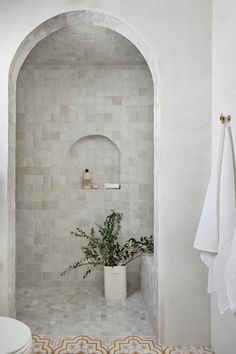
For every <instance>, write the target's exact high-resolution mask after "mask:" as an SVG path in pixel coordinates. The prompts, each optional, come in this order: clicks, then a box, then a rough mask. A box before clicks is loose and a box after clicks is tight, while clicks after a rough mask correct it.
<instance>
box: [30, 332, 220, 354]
mask: <svg viewBox="0 0 236 354" xmlns="http://www.w3.org/2000/svg"><path fill="white" fill-rule="evenodd" d="M32 354H214V351H213V350H212V349H211V348H210V347H204V346H202V347H173V346H169V347H161V346H159V345H157V344H156V342H155V339H154V338H153V337H137V336H127V337H88V336H64V337H61V336H60V337H59V336H39V335H34V336H33V348H32Z"/></svg>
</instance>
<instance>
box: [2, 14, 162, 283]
mask: <svg viewBox="0 0 236 354" xmlns="http://www.w3.org/2000/svg"><path fill="white" fill-rule="evenodd" d="M85 18H86V21H89V22H90V23H92V24H93V25H94V26H98V27H102V28H108V29H110V30H112V31H115V32H118V33H121V34H122V35H123V36H124V37H126V38H128V39H129V40H130V41H131V42H132V43H133V44H134V45H135V46H136V47H137V48H138V49H139V50H140V52H141V53H142V54H143V56H144V57H145V59H146V61H147V63H148V66H149V68H150V70H151V72H152V77H153V81H154V97H156V91H157V70H156V66H155V63H154V62H153V61H152V58H151V56H150V54H149V52H148V50H147V48H146V46H145V45H144V44H143V43H142V41H140V38H139V37H138V36H137V35H136V34H135V33H134V32H133V31H131V30H130V29H129V28H128V26H126V25H125V24H123V23H122V22H121V21H119V20H117V19H114V18H112V17H110V16H107V15H104V14H101V13H97V12H92V11H78V12H73V13H68V14H62V15H60V16H58V17H56V18H53V19H50V20H48V21H47V22H46V23H44V24H42V25H41V26H39V27H38V28H37V29H36V30H34V32H33V33H31V34H30V35H29V36H28V38H27V40H26V41H25V42H24V43H23V44H22V46H21V48H19V51H18V53H17V54H16V57H15V58H14V61H13V64H12V67H11V76H10V77H12V80H11V82H10V94H11V95H12V97H13V96H14V95H15V90H16V87H15V83H16V79H17V76H18V72H19V69H20V67H21V65H22V63H23V61H24V60H25V58H26V56H27V54H28V53H29V52H30V50H31V49H32V48H33V47H34V46H35V45H36V43H38V42H39V41H40V40H41V39H42V38H45V37H46V36H48V35H50V34H51V33H53V32H55V31H58V30H59V29H62V28H65V27H68V25H70V26H76V24H78V23H83V21H84V19H85ZM126 64H127V63H126ZM49 80H50V79H49ZM52 80H53V78H52ZM144 89H145V87H144ZM143 92H144V91H143ZM113 97H114V103H115V105H120V101H119V102H118V98H117V97H119V99H120V95H113ZM109 99H113V98H111V97H110V98H109ZM61 106H64V107H62V110H63V109H64V110H66V105H61ZM9 114H10V117H11V120H12V121H15V110H14V109H12V111H10V112H9ZM19 114H21V113H19ZM22 114H23V113H22ZM62 114H66V112H62ZM108 114H109V113H108ZM156 117H157V102H155V100H154V129H153V130H154V131H156V130H155V124H156ZM20 133H21V132H20V130H19V137H20V139H21V137H23V135H24V134H22V135H21V134H20ZM22 133H24V132H22ZM54 133H56V132H54ZM89 133H91V131H90V132H89ZM11 134H13V135H14V127H13V128H12V130H11V128H10V135H11ZM54 137H55V138H56V135H55V134H54ZM155 138H156V137H155V136H154V151H155V152H156V148H157V142H156V141H155ZM23 140H24V139H23ZM68 148H69V146H68ZM10 161H11V162H12V165H13V166H14V164H15V157H14V151H13V150H12V151H11V155H10ZM18 167H19V168H21V167H26V166H18ZM28 167H29V166H28ZM44 167H45V166H44ZM155 169H156V162H154V170H155ZM36 172H37V171H36ZM36 172H35V171H34V172H33V174H35V173H36ZM45 180H46V179H45ZM45 183H46V182H45ZM141 184H142V185H143V186H142V187H141V188H144V187H145V186H144V185H145V183H141ZM45 188H46V186H45ZM144 189H145V188H144ZM144 193H145V192H144ZM149 193H151V191H149ZM154 193H155V194H157V186H156V185H155V186H154ZM37 202H38V201H37ZM19 208H20V209H21V206H20V203H19ZM24 208H25V206H23V210H25V209H24ZM29 208H30V210H32V206H29ZM155 208H156V206H155ZM33 209H34V208H33ZM27 210H29V209H27ZM153 214H154V215H155V220H154V222H155V223H156V222H157V210H154V213H153ZM19 218H20V212H19ZM26 218H27V219H30V218H28V216H26ZM67 227H68V225H67ZM39 233H40V231H39ZM11 237H12V238H14V230H12V235H11ZM29 246H30V245H29ZM29 250H30V248H29ZM155 258H156V257H155ZM30 260H31V258H30V256H29V261H28V262H26V263H28V267H29V268H30V264H31V263H32V262H31V261H30ZM25 266H26V265H25ZM44 273H48V272H44ZM45 280H47V279H45Z"/></svg>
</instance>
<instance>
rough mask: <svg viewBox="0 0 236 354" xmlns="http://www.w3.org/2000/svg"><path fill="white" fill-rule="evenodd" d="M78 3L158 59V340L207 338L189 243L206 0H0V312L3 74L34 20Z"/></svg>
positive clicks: (204, 111)
mask: <svg viewBox="0 0 236 354" xmlns="http://www.w3.org/2000/svg"><path fill="white" fill-rule="evenodd" d="M147 4H148V6H147ZM84 8H93V9H98V10H100V11H104V12H106V13H108V14H111V15H113V16H115V17H118V18H121V19H122V20H123V21H124V22H126V23H128V24H129V25H130V26H131V28H134V30H135V31H136V32H137V33H138V34H139V35H140V36H141V38H142V39H143V40H144V41H145V42H146V43H147V45H148V47H149V48H150V49H151V51H152V53H153V56H154V58H155V59H156V61H157V62H158V66H159V72H160V78H159V80H160V90H159V100H160V114H159V117H160V119H159V122H158V125H156V128H157V129H158V131H159V133H158V134H159V154H160V157H159V161H160V162H159V166H158V181H157V178H156V180H155V183H157V182H158V184H159V191H160V192H159V210H160V212H159V216H158V217H159V243H158V250H159V260H158V263H159V342H160V343H161V344H167V343H168V344H172V343H173V344H196V345H197V344H207V343H209V306H208V297H207V295H206V292H205V289H206V272H205V269H204V267H203V265H202V264H201V262H200V260H199V255H198V253H197V252H196V251H194V250H193V249H192V244H193V240H194V236H195V232H196V227H197V222H198V219H199V214H200V210H201V206H202V201H203V198H204V192H205V189H206V184H207V180H208V177H209V161H210V159H209V157H210V156H209V154H208V151H209V150H210V119H209V117H210V113H211V74H210V73H211V1H210V0H200V1H199V0H181V1H179V0H165V1H163V0H149V1H148V2H147V1H145V0H139V1H138V2H137V1H136V0H126V1H125V2H124V1H120V0H113V1H110V0H86V1H85V0H81V1H74V0H70V1H69V0H68V1H65V0H51V1H50V2H49V1H46V0H40V1H29V0H22V1H21V2H20V5H19V1H17V0H12V1H8V2H7V1H3V0H1V2H0V52H1V56H0V75H1V83H0V116H1V122H0V128H1V129H0V131H1V133H0V137H1V150H0V161H1V175H0V180H1V185H0V195H1V196H3V200H2V201H1V202H2V204H1V209H0V210H1V215H0V219H1V223H0V225H1V226H0V227H1V230H0V231H1V234H0V240H1V241H0V242H1V244H0V249H1V251H0V252H1V253H0V263H1V265H2V270H1V273H0V277H1V280H0V282H1V283H0V288H1V294H0V305H1V306H0V313H7V312H8V301H7V295H6V294H8V288H6V286H7V284H6V283H5V281H4V279H6V278H7V277H6V274H7V268H6V253H7V203H6V202H7V200H6V188H7V180H6V176H7V172H6V171H7V162H8V160H7V158H8V147H7V141H8V82H7V73H8V70H9V66H10V63H11V60H12V58H13V56H14V54H15V52H16V50H17V48H18V47H19V45H20V43H21V42H22V40H23V39H24V38H25V37H26V36H27V34H28V33H29V32H31V31H32V30H33V29H34V28H35V27H36V26H38V25H39V24H41V23H42V22H43V21H45V20H47V19H48V18H50V17H52V16H55V15H57V14H60V13H63V12H65V11H70V10H77V9H84ZM154 99H157V97H155V98H154ZM155 217H157V215H156V216H155ZM2 289H3V290H2ZM196 309H197V311H196Z"/></svg>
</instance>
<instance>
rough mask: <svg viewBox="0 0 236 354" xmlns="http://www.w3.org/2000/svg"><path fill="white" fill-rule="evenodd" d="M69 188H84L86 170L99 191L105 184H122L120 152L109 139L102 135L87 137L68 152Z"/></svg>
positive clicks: (75, 143) (77, 141) (81, 139)
mask: <svg viewBox="0 0 236 354" xmlns="http://www.w3.org/2000/svg"><path fill="white" fill-rule="evenodd" d="M67 159H68V169H67V170H68V175H67V176H68V177H67V182H68V188H69V189H70V190H73V189H75V190H77V189H82V188H83V173H84V171H85V169H86V168H88V169H89V171H90V173H91V175H92V184H95V185H96V186H97V187H98V189H102V188H104V184H105V183H115V184H120V174H121V171H120V150H119V148H118V146H117V145H116V144H115V143H114V142H113V141H112V140H111V139H109V138H108V137H106V136H104V135H100V134H91V135H86V136H83V137H81V138H79V139H78V140H76V141H75V142H74V143H73V144H72V145H71V147H70V148H69V150H68V154H67Z"/></svg>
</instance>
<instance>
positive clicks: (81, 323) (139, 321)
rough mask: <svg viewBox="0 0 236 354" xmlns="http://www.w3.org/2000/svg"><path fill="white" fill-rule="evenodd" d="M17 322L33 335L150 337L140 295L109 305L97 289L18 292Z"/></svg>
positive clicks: (55, 289) (37, 289) (26, 290)
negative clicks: (27, 328)
mask: <svg viewBox="0 0 236 354" xmlns="http://www.w3.org/2000/svg"><path fill="white" fill-rule="evenodd" d="M16 307H17V319H19V320H20V321H23V322H25V323H26V324H27V325H28V326H29V327H30V328H31V331H32V333H33V334H37V335H38V334H43V335H76V336H78V335H79V336H82V335H89V336H95V337H98V336H153V335H154V333H153V329H152V326H151V324H150V321H149V319H148V314H147V311H146V309H145V305H144V302H143V297H142V294H141V292H139V291H138V292H135V293H133V294H131V295H129V296H128V298H127V299H126V300H125V301H110V300H106V299H104V297H103V294H102V291H101V290H100V289H97V288H91V289H84V288H83V289H82V288H79V287H78V288H73V289H72V288H66V287H59V286H58V287H48V288H39V287H32V288H20V289H17V296H16Z"/></svg>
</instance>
